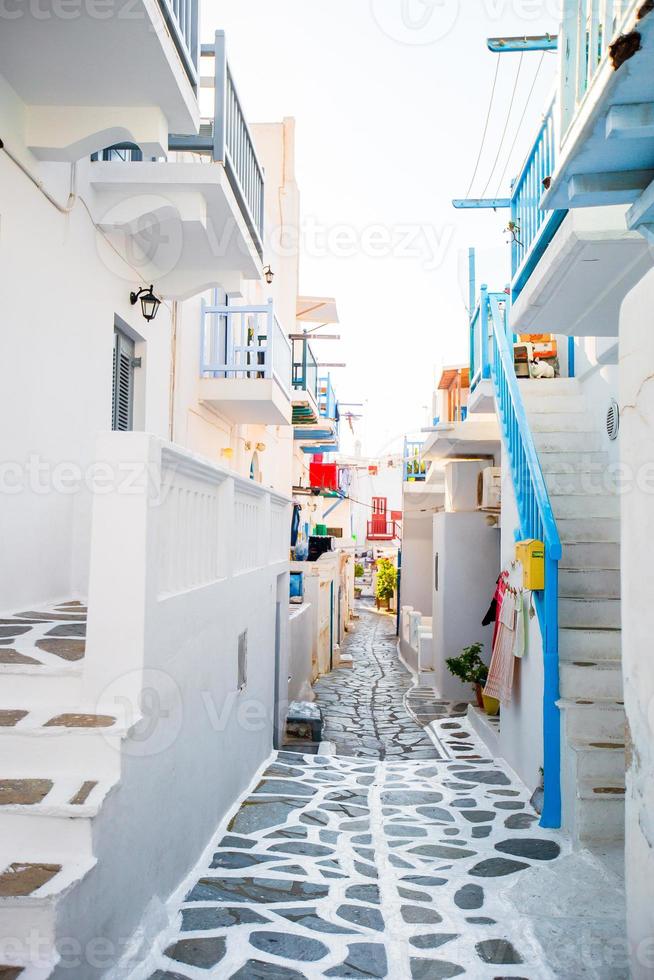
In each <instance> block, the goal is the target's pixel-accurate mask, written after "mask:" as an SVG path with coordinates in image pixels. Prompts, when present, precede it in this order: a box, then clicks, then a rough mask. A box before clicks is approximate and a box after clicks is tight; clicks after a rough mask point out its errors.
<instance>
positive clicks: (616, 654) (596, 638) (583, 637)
mask: <svg viewBox="0 0 654 980" xmlns="http://www.w3.org/2000/svg"><path fill="white" fill-rule="evenodd" d="M621 651H622V631H621V630H619V629H588V628H587V627H577V628H575V627H562V628H560V629H559V658H560V659H561V660H620V658H621Z"/></svg>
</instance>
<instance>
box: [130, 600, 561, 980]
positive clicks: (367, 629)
mask: <svg viewBox="0 0 654 980" xmlns="http://www.w3.org/2000/svg"><path fill="white" fill-rule="evenodd" d="M348 650H349V652H351V653H352V654H353V658H354V667H353V668H352V669H351V670H350V669H343V670H339V671H334V672H333V673H332V674H331V675H329V676H328V677H325V678H322V679H321V680H320V681H319V683H318V684H317V685H316V695H317V702H318V703H319V705H320V707H321V708H322V710H323V713H324V717H325V729H326V730H325V733H324V737H325V738H326V739H329V740H331V741H333V742H335V743H336V751H337V754H336V755H333V756H321V755H305V754H302V753H297V752H279V753H277V754H276V756H275V757H274V758H273V760H272V761H271V762H270V764H269V765H268V768H267V769H266V770H265V771H264V772H263V774H262V776H261V779H260V780H259V782H258V783H257V785H256V786H255V787H254V789H253V790H252V792H251V793H250V795H249V796H248V797H247V798H246V799H245V801H244V802H243V803H242V804H241V806H240V807H239V809H238V810H237V812H236V813H235V814H234V815H233V816H232V818H231V819H230V820H229V822H228V824H227V825H226V826H225V828H223V830H222V831H221V833H220V834H219V835H218V836H217V838H216V841H215V844H214V846H212V847H211V848H210V851H209V857H208V859H205V861H204V862H203V864H202V865H201V866H200V867H199V868H198V869H197V870H196V871H195V872H194V874H193V875H192V876H191V879H190V880H189V883H188V887H186V889H185V890H184V894H183V897H182V901H181V903H180V904H179V907H178V909H177V910H176V912H175V915H174V921H173V922H172V925H171V927H170V929H169V930H168V932H167V933H166V934H165V935H164V936H163V938H162V939H161V940H160V942H159V943H158V944H157V947H156V949H155V950H154V951H153V954H152V956H151V957H150V960H149V961H148V963H147V964H146V965H145V968H144V969H143V970H142V971H141V972H139V973H138V974H135V975H134V980H145V978H148V980H196V978H199V977H207V976H210V977H220V978H230V980H232V978H235V980H259V978H261V980H302V978H308V980H312V978H319V977H320V978H322V977H343V978H389V980H438V978H447V977H457V976H469V977H473V978H479V980H491V978H494V980H502V978H509V977H512V978H528V980H539V978H541V977H542V978H545V977H550V976H553V974H552V973H551V972H550V970H549V968H548V967H547V966H546V964H545V963H544V959H543V954H542V950H541V947H540V945H539V944H538V942H536V940H535V939H534V934H533V933H532V931H531V920H530V919H525V918H523V917H522V916H520V915H518V914H516V909H515V906H513V905H511V904H510V903H509V902H508V901H507V899H506V894H507V891H508V889H509V888H510V886H511V885H512V884H513V883H515V882H516V881H517V880H519V878H520V877H521V875H524V874H525V873H529V872H530V871H533V869H535V868H539V867H545V866H548V867H549V866H550V865H551V866H552V867H555V866H556V865H557V864H559V863H560V862H561V861H562V860H564V859H565V858H564V857H562V856H561V855H562V852H564V851H565V850H566V848H565V845H564V844H563V842H562V838H561V836H560V835H558V834H556V833H554V832H548V831H543V830H541V829H540V828H539V827H538V816H537V815H536V814H535V813H534V812H533V810H532V809H531V808H530V805H529V798H528V793H527V791H526V790H525V788H524V787H523V786H521V785H518V784H516V783H515V782H513V781H512V776H511V775H510V773H509V772H508V771H507V770H505V769H504V768H502V766H501V765H500V764H497V763H495V762H494V761H493V760H491V759H488V758H481V757H480V756H481V754H482V753H481V752H480V750H479V743H478V741H477V740H476V738H475V737H474V736H472V734H471V732H470V729H469V726H468V724H467V722H466V721H465V719H463V718H460V717H458V716H459V715H460V714H461V713H462V711H463V710H464V709H465V706H464V705H458V706H448V705H447V704H445V703H444V704H442V705H438V706H437V710H436V711H434V712H433V711H431V710H430V709H429V705H428V701H429V696H428V694H427V693H426V692H422V691H420V690H419V689H418V695H417V697H414V707H412V710H411V711H410V712H409V711H407V710H406V695H407V692H409V691H410V690H411V683H412V681H411V676H410V675H409V673H408V672H407V671H406V669H405V668H404V667H403V665H402V663H401V662H400V660H399V658H398V655H397V650H396V641H395V636H394V633H393V623H392V621H391V620H389V619H387V618H385V617H376V616H374V614H370V613H368V612H366V611H365V608H364V609H363V610H362V611H361V619H360V621H359V623H358V628H357V630H356V632H355V633H353V634H352V635H351V636H350V637H349V639H348ZM416 708H417V709H420V710H415V709H416ZM420 714H424V715H425V716H429V720H432V721H433V719H432V716H434V717H436V718H437V719H438V720H436V721H433V723H432V729H433V730H434V735H435V741H432V739H430V738H429V735H428V734H427V732H426V731H425V729H424V728H423V727H422V726H421V725H420V724H418V722H417V720H416V716H419V715H420ZM427 720H428V719H427V717H425V721H427ZM439 744H442V748H438V747H437V746H438V745H439ZM466 755H468V757H467V758H466Z"/></svg>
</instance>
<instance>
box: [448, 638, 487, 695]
mask: <svg viewBox="0 0 654 980" xmlns="http://www.w3.org/2000/svg"><path fill="white" fill-rule="evenodd" d="M482 650H483V644H482V643H472V644H471V645H470V646H469V647H464V648H463V650H462V651H461V653H460V654H459V656H458V657H450V658H449V659H447V660H446V661H445V663H446V664H447V669H448V670H449V672H450V674H454V676H455V677H458V678H459V680H461V681H463V683H464V684H472V686H473V687H474V688H475V689H478V688H480V687H482V685H484V684H485V683H486V680H487V678H488V667H487V666H486V664H485V663H484V661H483V660H482V659H481V656H480V654H481V651H482Z"/></svg>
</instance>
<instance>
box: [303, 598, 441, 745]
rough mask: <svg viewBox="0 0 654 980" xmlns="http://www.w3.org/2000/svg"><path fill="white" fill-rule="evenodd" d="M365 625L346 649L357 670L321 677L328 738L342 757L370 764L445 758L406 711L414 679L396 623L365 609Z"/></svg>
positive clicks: (351, 637)
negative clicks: (400, 650) (399, 644)
mask: <svg viewBox="0 0 654 980" xmlns="http://www.w3.org/2000/svg"><path fill="white" fill-rule="evenodd" d="M359 615H360V619H359V621H358V622H357V623H356V629H355V630H354V631H353V632H352V633H350V634H349V635H348V638H347V641H346V644H345V649H346V650H347V652H348V653H350V654H351V655H352V660H353V666H352V668H351V669H350V668H341V669H340V670H335V671H332V673H331V674H327V675H326V676H325V677H321V678H320V679H319V680H318V682H317V684H316V685H315V688H314V690H315V694H316V703H317V704H318V705H319V706H320V708H321V709H322V712H323V717H324V719H325V728H324V733H323V738H324V739H326V740H327V741H330V742H334V744H335V745H336V753H337V754H338V755H345V756H359V757H364V758H370V759H386V758H389V759H390V758H405V759H406V758H409V759H438V758H440V757H441V754H440V752H439V751H438V749H437V748H436V747H435V746H434V743H433V742H432V740H431V739H430V738H429V736H428V735H427V733H426V732H425V730H424V728H423V727H422V726H421V725H419V724H418V723H417V722H416V721H415V719H414V717H412V716H411V715H410V714H409V713H408V711H407V708H406V706H405V697H406V695H407V693H408V692H409V690H410V689H411V685H412V679H411V675H410V674H409V672H408V671H407V670H406V668H405V667H404V666H403V665H402V663H401V662H400V660H399V659H398V656H397V638H396V636H395V619H394V618H393V617H391V616H388V615H384V614H383V613H376V612H374V611H372V608H371V607H369V606H367V605H365V604H364V603H360V604H359Z"/></svg>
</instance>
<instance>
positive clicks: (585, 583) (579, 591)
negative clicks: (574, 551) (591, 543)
mask: <svg viewBox="0 0 654 980" xmlns="http://www.w3.org/2000/svg"><path fill="white" fill-rule="evenodd" d="M559 596H566V597H570V598H581V597H582V596H588V597H593V596H609V597H610V598H612V599H619V598H620V572H619V571H618V570H617V569H616V568H560V569H559Z"/></svg>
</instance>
